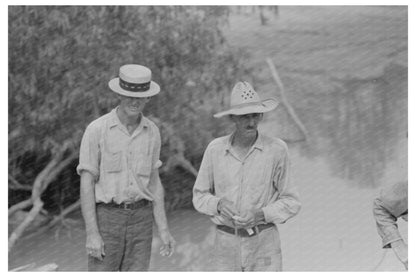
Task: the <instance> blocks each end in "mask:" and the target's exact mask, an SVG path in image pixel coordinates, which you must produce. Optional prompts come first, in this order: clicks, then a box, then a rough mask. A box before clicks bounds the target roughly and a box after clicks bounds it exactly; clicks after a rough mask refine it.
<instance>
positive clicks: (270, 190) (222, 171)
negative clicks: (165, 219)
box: [193, 133, 301, 227]
mask: <svg viewBox="0 0 416 277" xmlns="http://www.w3.org/2000/svg"><path fill="white" fill-rule="evenodd" d="M232 139H233V135H228V136H225V137H221V138H217V139H215V140H213V141H212V142H211V143H210V144H209V145H208V147H207V149H206V150H205V153H204V157H203V159H202V163H201V166H200V169H199V173H198V177H197V179H196V182H195V185H194V189H193V204H194V206H195V208H196V209H197V210H198V211H199V212H201V213H204V214H207V215H210V216H211V220H212V221H213V222H214V223H215V224H218V225H222V224H224V225H228V226H230V227H233V224H232V222H230V221H229V220H227V219H226V218H224V217H223V216H221V215H220V214H218V211H217V206H218V201H219V200H220V199H221V198H224V199H227V200H229V201H231V202H233V204H234V205H235V206H236V208H237V209H238V211H239V212H240V214H244V212H245V211H247V210H251V209H262V210H263V212H264V217H265V222H267V223H269V222H272V223H274V224H279V223H284V222H286V221H287V220H288V219H289V218H291V217H293V216H294V215H296V214H297V213H298V212H299V210H300V206H301V204H300V202H299V198H298V193H297V191H296V189H295V188H294V186H293V184H291V183H290V181H289V175H290V174H289V170H290V165H289V155H288V148H287V145H286V144H285V143H284V142H283V141H282V140H280V139H278V138H271V137H267V136H264V135H262V134H260V133H259V136H258V138H257V140H256V142H255V143H254V145H253V146H252V147H251V149H250V150H249V152H248V153H247V155H246V156H245V158H243V159H239V158H238V155H237V154H236V153H235V152H234V151H233V148H232V147H231V142H232Z"/></svg>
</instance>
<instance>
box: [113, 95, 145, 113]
mask: <svg viewBox="0 0 416 277" xmlns="http://www.w3.org/2000/svg"><path fill="white" fill-rule="evenodd" d="M149 100H150V97H143V98H136V97H128V96H123V95H120V108H121V109H122V111H123V112H124V113H126V115H128V116H139V114H140V113H141V112H142V111H143V109H144V107H145V106H146V103H147V102H149Z"/></svg>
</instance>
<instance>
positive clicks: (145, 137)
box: [77, 108, 161, 203]
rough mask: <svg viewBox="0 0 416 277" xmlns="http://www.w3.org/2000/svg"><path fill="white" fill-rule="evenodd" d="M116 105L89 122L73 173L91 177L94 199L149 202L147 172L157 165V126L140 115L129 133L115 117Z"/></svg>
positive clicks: (107, 201) (158, 139)
mask: <svg viewBox="0 0 416 277" xmlns="http://www.w3.org/2000/svg"><path fill="white" fill-rule="evenodd" d="M116 110H117V108H115V109H113V110H112V111H111V112H110V113H108V114H106V115H104V116H102V117H100V118H98V119H96V120H94V121H93V122H91V123H90V124H89V125H88V127H87V129H86V130H85V133H84V136H83V138H82V141H81V147H80V155H79V165H78V167H77V173H78V174H79V175H81V173H82V171H84V170H85V171H88V172H90V173H91V174H92V175H93V176H94V177H95V181H96V183H95V199H96V202H97V203H98V202H104V203H109V202H112V201H114V202H116V203H121V202H133V201H137V200H140V199H147V200H150V201H153V199H154V197H153V195H152V193H151V190H150V186H151V185H152V184H150V175H151V172H152V170H154V169H156V168H158V167H159V166H160V165H161V162H160V161H159V154H160V144H161V141H160V133H159V129H158V127H157V126H156V125H155V124H154V123H153V122H152V121H150V120H149V119H147V118H146V117H144V116H143V115H142V116H141V121H140V124H139V126H138V127H137V128H136V130H134V132H133V134H130V133H129V132H128V130H127V128H126V126H124V125H123V124H122V123H121V122H120V119H119V118H118V116H117V113H116Z"/></svg>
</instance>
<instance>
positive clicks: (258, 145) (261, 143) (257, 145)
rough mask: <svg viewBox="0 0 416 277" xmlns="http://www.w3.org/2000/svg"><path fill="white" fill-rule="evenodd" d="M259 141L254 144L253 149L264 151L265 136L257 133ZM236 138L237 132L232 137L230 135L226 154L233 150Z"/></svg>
mask: <svg viewBox="0 0 416 277" xmlns="http://www.w3.org/2000/svg"><path fill="white" fill-rule="evenodd" d="M257 134H258V136H257V139H256V141H255V142H254V144H253V146H252V148H257V149H259V150H263V148H264V138H263V135H262V134H261V133H260V132H259V131H257ZM234 136H235V132H233V133H232V134H231V135H228V138H227V139H226V145H225V153H227V152H229V151H230V150H231V142H232V141H233V139H234Z"/></svg>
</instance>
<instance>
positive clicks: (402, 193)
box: [373, 182, 408, 248]
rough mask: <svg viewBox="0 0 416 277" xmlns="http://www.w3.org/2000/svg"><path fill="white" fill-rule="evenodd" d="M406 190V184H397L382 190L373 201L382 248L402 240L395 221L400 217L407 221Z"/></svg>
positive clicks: (389, 246)
mask: <svg viewBox="0 0 416 277" xmlns="http://www.w3.org/2000/svg"><path fill="white" fill-rule="evenodd" d="M407 189H408V188H407V182H399V183H396V184H394V185H393V186H390V187H387V188H385V189H382V190H381V192H380V195H379V196H378V197H376V199H374V205H373V213H374V218H375V220H376V225H377V232H378V233H379V235H380V236H381V239H382V247H383V248H391V243H392V242H395V241H398V240H401V239H402V237H401V235H400V232H399V230H398V228H397V219H398V218H400V217H401V218H403V219H404V220H406V221H407V217H408V202H407V201H408V199H407V195H408V191H407Z"/></svg>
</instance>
